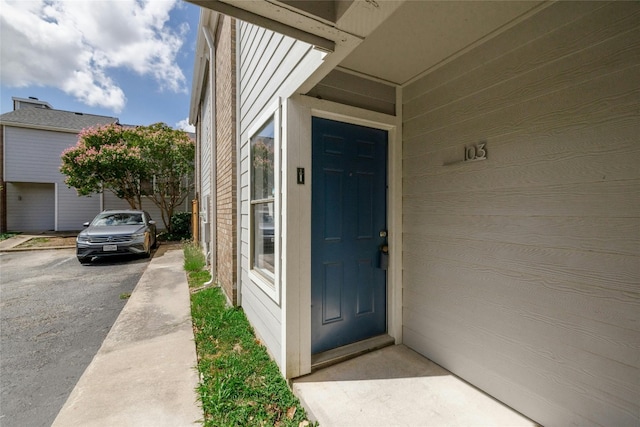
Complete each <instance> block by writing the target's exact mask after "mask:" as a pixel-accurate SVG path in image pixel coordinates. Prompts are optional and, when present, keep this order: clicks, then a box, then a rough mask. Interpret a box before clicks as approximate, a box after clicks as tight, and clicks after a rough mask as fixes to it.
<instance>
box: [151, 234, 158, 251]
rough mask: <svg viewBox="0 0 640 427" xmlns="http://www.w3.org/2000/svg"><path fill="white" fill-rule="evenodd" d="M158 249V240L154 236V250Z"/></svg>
mask: <svg viewBox="0 0 640 427" xmlns="http://www.w3.org/2000/svg"><path fill="white" fill-rule="evenodd" d="M157 247H158V238H157V237H156V236H153V245H151V248H152V249H156V248H157Z"/></svg>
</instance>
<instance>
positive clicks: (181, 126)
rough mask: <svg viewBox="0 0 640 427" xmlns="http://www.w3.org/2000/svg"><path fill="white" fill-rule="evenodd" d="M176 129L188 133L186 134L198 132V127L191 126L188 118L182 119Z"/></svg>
mask: <svg viewBox="0 0 640 427" xmlns="http://www.w3.org/2000/svg"><path fill="white" fill-rule="evenodd" d="M175 128H176V129H180V130H183V131H186V132H191V133H195V131H196V127H195V126H193V125H190V124H189V119H188V118H186V119H182V120H180V121H179V122H178V123H176V126H175Z"/></svg>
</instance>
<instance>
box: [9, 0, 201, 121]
mask: <svg viewBox="0 0 640 427" xmlns="http://www.w3.org/2000/svg"><path fill="white" fill-rule="evenodd" d="M177 1H178V0H109V1H107V0H99V1H70V0H67V1H62V0H31V1H24V0H22V1H10V0H0V8H1V9H2V14H1V15H0V38H1V39H2V43H1V44H0V62H1V63H2V67H0V80H1V81H2V84H3V85H6V86H10V87H26V86H30V85H36V86H52V87H56V88H59V89H61V90H63V91H64V92H66V93H68V94H70V95H72V96H74V97H75V98H77V99H78V100H80V101H81V102H83V103H85V104H87V105H90V106H100V107H106V108H109V109H111V110H113V111H114V112H116V113H118V112H120V111H122V109H123V108H124V105H125V103H126V97H125V95H124V92H123V91H122V89H121V88H120V87H119V86H118V84H117V82H116V81H114V79H113V78H112V77H110V72H112V71H114V70H115V69H124V70H127V71H133V72H135V73H137V74H138V75H140V76H150V77H152V78H153V79H155V81H157V83H158V85H159V88H160V90H168V91H172V92H179V93H186V92H187V89H186V87H187V85H186V78H185V76H184V74H183V73H182V70H181V69H180V68H179V66H178V65H177V62H176V55H177V53H178V51H179V50H180V48H181V47H182V44H183V41H184V40H185V38H186V37H185V34H186V32H187V31H188V29H189V27H188V25H187V24H186V23H185V24H182V25H180V26H179V27H177V28H173V27H171V26H169V12H170V11H171V10H172V9H173V8H174V7H179V3H177Z"/></svg>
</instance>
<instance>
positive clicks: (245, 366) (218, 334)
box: [185, 251, 311, 427]
mask: <svg viewBox="0 0 640 427" xmlns="http://www.w3.org/2000/svg"><path fill="white" fill-rule="evenodd" d="M186 257H187V255H186V251H185V259H186ZM191 316H192V320H193V329H194V335H195V340H196V350H197V354H198V370H199V371H200V376H201V382H200V385H199V387H198V391H199V393H200V397H201V402H202V407H203V410H204V414H205V420H204V421H205V422H204V425H205V426H278V427H285V426H295V427H303V426H308V425H311V424H310V423H309V421H308V420H307V415H306V413H305V411H304V409H303V408H302V406H301V405H300V402H299V401H298V399H297V398H296V397H295V396H294V395H293V393H292V391H291V389H290V388H289V386H288V385H287V383H286V381H285V379H284V378H283V377H282V375H281V373H280V370H279V369H278V366H277V365H276V363H275V362H274V361H273V360H272V359H271V358H270V357H269V355H268V353H267V351H266V349H265V347H264V346H263V345H262V344H261V343H260V342H259V341H258V340H257V339H256V337H255V334H254V332H253V329H252V327H251V325H250V324H249V321H248V320H247V318H246V316H245V314H244V312H243V311H242V309H241V308H238V307H228V306H227V304H226V298H225V296H224V294H223V293H222V291H221V290H220V288H209V289H205V290H203V291H201V292H197V293H194V294H192V295H191Z"/></svg>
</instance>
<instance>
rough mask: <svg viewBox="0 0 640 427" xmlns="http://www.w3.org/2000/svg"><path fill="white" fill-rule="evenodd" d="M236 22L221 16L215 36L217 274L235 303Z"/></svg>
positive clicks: (230, 298) (228, 295)
mask: <svg viewBox="0 0 640 427" xmlns="http://www.w3.org/2000/svg"><path fill="white" fill-rule="evenodd" d="M235 33H236V21H235V20H234V19H232V18H230V17H228V16H224V15H221V18H220V23H219V26H218V34H216V37H215V38H216V100H215V102H216V141H217V151H216V158H217V167H216V171H217V172H216V173H217V176H216V181H217V222H216V227H217V229H216V234H217V245H216V247H217V251H218V252H217V262H218V265H217V272H218V282H219V283H220V285H221V286H222V289H223V290H224V292H225V293H226V295H227V298H228V299H229V300H230V301H231V302H232V303H233V305H236V304H237V286H236V283H237V268H236V266H237V251H236V247H237V246H236V237H237V236H236V233H237V231H236V230H237V226H236V218H237V216H236V211H237V208H236V149H235V148H236V136H235V135H236V132H235V129H236V102H235V100H236V84H235V83H236V43H235V37H236V34H235Z"/></svg>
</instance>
